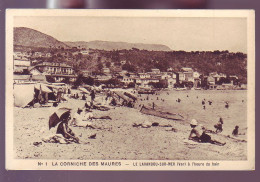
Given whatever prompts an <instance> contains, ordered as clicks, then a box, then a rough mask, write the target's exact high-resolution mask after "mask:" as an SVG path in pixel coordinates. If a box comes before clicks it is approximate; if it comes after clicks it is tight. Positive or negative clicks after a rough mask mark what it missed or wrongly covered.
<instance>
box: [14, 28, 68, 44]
mask: <svg viewBox="0 0 260 182" xmlns="http://www.w3.org/2000/svg"><path fill="white" fill-rule="evenodd" d="M14 45H15V46H27V47H43V48H49V47H50V46H51V47H64V48H69V46H68V45H66V44H64V43H63V42H61V41H58V40H57V39H55V38H54V37H52V36H49V35H47V34H44V33H42V32H39V31H37V30H34V29H30V28H26V27H15V28H14Z"/></svg>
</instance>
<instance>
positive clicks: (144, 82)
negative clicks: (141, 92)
mask: <svg viewBox="0 0 260 182" xmlns="http://www.w3.org/2000/svg"><path fill="white" fill-rule="evenodd" d="M158 82H160V79H155V78H137V79H136V84H138V85H139V86H140V87H144V88H150V85H149V83H158Z"/></svg>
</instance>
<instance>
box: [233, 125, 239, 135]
mask: <svg viewBox="0 0 260 182" xmlns="http://www.w3.org/2000/svg"><path fill="white" fill-rule="evenodd" d="M238 128H239V126H236V127H235V129H234V130H233V131H232V135H233V136H237V135H238Z"/></svg>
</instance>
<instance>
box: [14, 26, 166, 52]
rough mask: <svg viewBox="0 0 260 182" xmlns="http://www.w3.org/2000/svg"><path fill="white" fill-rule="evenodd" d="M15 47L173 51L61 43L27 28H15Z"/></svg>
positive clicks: (112, 44)
mask: <svg viewBox="0 0 260 182" xmlns="http://www.w3.org/2000/svg"><path fill="white" fill-rule="evenodd" d="M14 45H15V46H27V47H44V48H49V47H64V48H71V47H79V46H80V47H81V48H91V49H100V50H107V51H111V50H123V49H126V50H130V49H133V48H136V49H140V50H147V51H171V49H170V48H169V47H168V46H166V45H162V44H146V43H128V42H123V41H120V42H116V41H115V42H114V41H103V40H95V41H89V42H87V41H59V40H57V39H56V38H55V37H52V36H50V35H48V34H45V33H42V32H40V31H38V30H35V29H32V28H27V27H14Z"/></svg>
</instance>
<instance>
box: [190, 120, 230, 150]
mask: <svg viewBox="0 0 260 182" xmlns="http://www.w3.org/2000/svg"><path fill="white" fill-rule="evenodd" d="M190 126H191V128H192V129H191V132H190V135H189V140H193V141H196V142H200V143H211V144H215V145H219V146H223V145H225V144H226V143H221V142H218V141H216V140H212V139H211V136H209V135H208V134H206V128H205V127H203V126H198V122H197V120H196V119H192V120H191V122H190ZM194 135H195V136H194Z"/></svg>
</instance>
